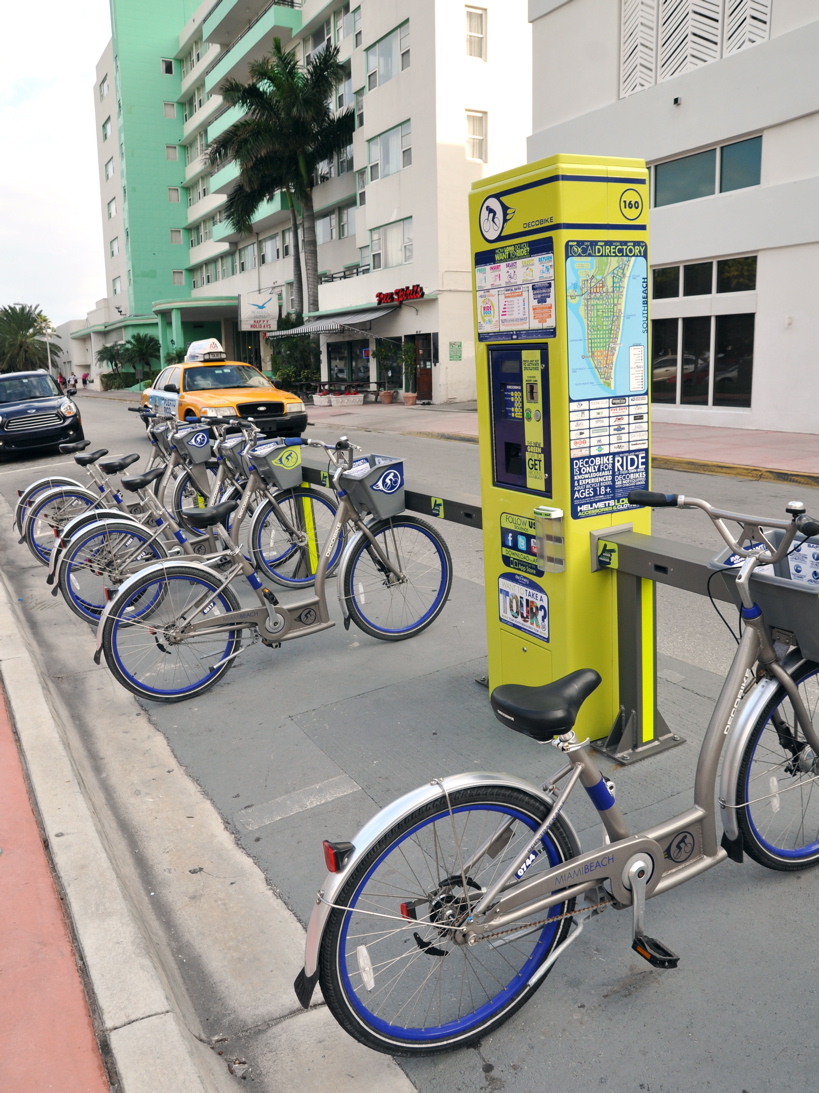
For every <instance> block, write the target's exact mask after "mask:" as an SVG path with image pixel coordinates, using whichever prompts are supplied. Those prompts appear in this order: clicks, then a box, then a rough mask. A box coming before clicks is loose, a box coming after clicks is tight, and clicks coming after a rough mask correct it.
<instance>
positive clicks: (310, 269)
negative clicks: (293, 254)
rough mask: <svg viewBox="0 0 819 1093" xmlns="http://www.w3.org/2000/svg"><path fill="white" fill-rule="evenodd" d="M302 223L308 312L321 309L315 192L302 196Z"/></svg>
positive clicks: (308, 191)
mask: <svg viewBox="0 0 819 1093" xmlns="http://www.w3.org/2000/svg"><path fill="white" fill-rule="evenodd" d="M301 222H302V226H303V228H304V274H305V280H306V281H307V310H308V311H309V312H316V311H318V309H319V299H318V250H317V247H316V214H315V211H314V209H313V191H312V190H311V189H306V190H305V191H304V193H303V194H302V195H301Z"/></svg>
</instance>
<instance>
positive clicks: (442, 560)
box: [344, 516, 452, 641]
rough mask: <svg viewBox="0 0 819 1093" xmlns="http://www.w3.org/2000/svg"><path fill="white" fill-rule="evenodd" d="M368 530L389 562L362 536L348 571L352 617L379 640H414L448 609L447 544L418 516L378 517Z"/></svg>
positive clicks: (347, 593) (346, 592) (449, 566)
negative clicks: (415, 636)
mask: <svg viewBox="0 0 819 1093" xmlns="http://www.w3.org/2000/svg"><path fill="white" fill-rule="evenodd" d="M369 530H370V532H371V533H372V535H373V537H374V538H375V541H376V543H377V544H378V546H379V548H380V550H381V552H382V553H383V555H384V557H385V558H386V559H387V560H388V561H389V566H385V565H384V562H383V561H382V560H381V558H380V557H379V556H378V553H377V551H376V550H374V549H373V547H372V545H371V544H370V542H369V540H368V539H367V538H366V537H364V536H362V538H361V540H360V541H359V544H358V546H357V547H356V548H355V549H354V552H353V555H352V557H351V558H350V560H349V563H348V565H347V569H346V571H345V573H344V596H345V598H346V600H347V609H348V610H349V612H350V618H351V619H352V620H353V622H354V623H355V624H356V626H360V627H361V629H362V630H363V631H364V632H365V633H366V634H370V635H372V637H375V638H384V639H385V640H386V641H401V640H402V639H403V638H411V637H412V636H413V635H414V634H420V632H421V631H422V630H425V629H426V628H427V627H428V626H429V625H430V623H432V622H434V621H435V619H437V617H438V616H439V615H440V613H441V611H443V609H444V605H445V604H446V601H447V598H448V596H449V590H450V588H451V587H452V559H451V557H450V555H449V548H448V547H447V545H446V543H445V542H444V540H443V539H442V538H441V537H440V535H439V534H438V532H437V531H435V530H434V529H433V528H432V527H430V525H429V524H427V523H426V522H425V521H423V520H419V519H418V518H417V517H415V516H394V517H392V518H390V519H388V520H380V521H378V522H377V523H375V524H371V525H370V529H369Z"/></svg>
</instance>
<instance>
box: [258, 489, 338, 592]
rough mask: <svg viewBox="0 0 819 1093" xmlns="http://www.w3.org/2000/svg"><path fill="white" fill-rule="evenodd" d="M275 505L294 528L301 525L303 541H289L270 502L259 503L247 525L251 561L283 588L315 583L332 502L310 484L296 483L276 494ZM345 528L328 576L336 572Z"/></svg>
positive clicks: (333, 514)
mask: <svg viewBox="0 0 819 1093" xmlns="http://www.w3.org/2000/svg"><path fill="white" fill-rule="evenodd" d="M276 504H278V505H279V506H280V507H281V508H282V509H283V510H284V512H285V514H286V516H287V518H288V520H289V521H290V523H291V524H292V525H293V527H296V528H297V527H299V526H300V525H302V524H303V525H304V530H305V536H306V542H305V543H304V544H302V545H299V544H296V543H294V542H293V541H292V537H291V535H290V532H289V531H288V530H287V529H286V528H284V527H283V526H282V524H281V523H280V521H279V518H278V514H277V513H276V509H275V506H274V505H273V502H272V501H270V500H269V499H268V500H267V501H265V502H264V503H263V504H261V505H260V506H259V508H258V509H257V510H256V512H255V513H254V514H253V519H252V521H251V524H250V549H251V553H252V556H253V561H254V564H255V565H256V567H257V569H260V570H261V571H262V572H263V573H264V574H265V576H266V577H268V578H269V579H270V580H271V581H275V582H276V584H280V585H283V586H285V587H286V588H304V587H305V586H307V585H311V584H313V583H314V581H315V579H316V570H317V568H318V563H319V559H320V558H321V552H322V550H323V549H324V546H325V544H326V542H327V539H328V537H329V534H330V529H331V527H332V525H333V521H334V520H335V517H336V511H337V509H338V506H337V505H336V503H335V501H334V500H332V499H331V498H330V497H328V496H327V495H326V494H323V493H321V492H320V491H319V490H314V489H311V488H310V487H309V486H297V487H295V488H294V489H291V490H281V491H280V492H278V493H277V494H276ZM344 540H345V536H344V529H343V528H342V529H341V532H340V534H339V536H338V539H337V540H336V545H335V547H334V548H333V555H332V557H331V558H330V561H329V563H328V565H327V576H328V577H329V576H330V574H331V573H333V572H335V570H336V569H337V568H338V564H339V562H340V561H341V555H342V551H343V549H344Z"/></svg>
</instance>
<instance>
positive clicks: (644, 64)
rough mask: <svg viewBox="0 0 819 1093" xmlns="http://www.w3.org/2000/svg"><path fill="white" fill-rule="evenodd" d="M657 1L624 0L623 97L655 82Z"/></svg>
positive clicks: (622, 37) (621, 64) (622, 34)
mask: <svg viewBox="0 0 819 1093" xmlns="http://www.w3.org/2000/svg"><path fill="white" fill-rule="evenodd" d="M656 8H657V4H656V0H623V10H622V23H621V27H620V97H621V98H625V97H626V96H627V95H633V94H634V92H635V91H642V90H643V89H644V88H646V87H651V86H652V84H653V83H654V69H655V64H656V38H657V19H656Z"/></svg>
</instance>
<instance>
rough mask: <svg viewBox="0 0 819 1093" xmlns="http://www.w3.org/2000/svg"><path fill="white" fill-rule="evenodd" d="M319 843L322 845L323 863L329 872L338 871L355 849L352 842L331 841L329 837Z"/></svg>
mask: <svg viewBox="0 0 819 1093" xmlns="http://www.w3.org/2000/svg"><path fill="white" fill-rule="evenodd" d="M321 845H322V846H323V847H324V864H325V865H326V866H327V869H328V871H329V872H330V873H340V872H341V870H342V869H343V868H344V866H345V865H346V864H347V859H348V858H349V856H350V855H351V854H352V852H353V850H355V847H354V846H353V844H352V843H343V842H342V843H331V842H330V840H329V839H325V840H324V842H323V843H322V844H321Z"/></svg>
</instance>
